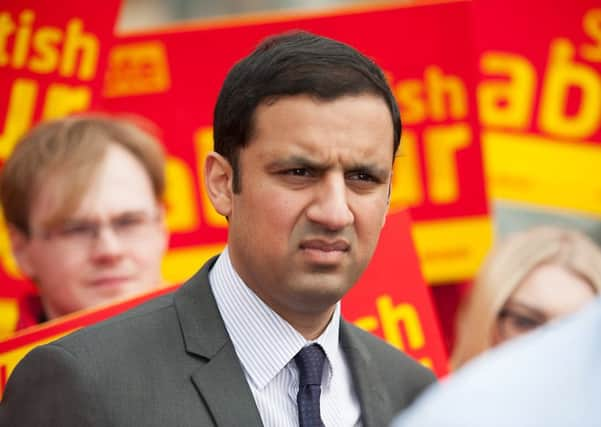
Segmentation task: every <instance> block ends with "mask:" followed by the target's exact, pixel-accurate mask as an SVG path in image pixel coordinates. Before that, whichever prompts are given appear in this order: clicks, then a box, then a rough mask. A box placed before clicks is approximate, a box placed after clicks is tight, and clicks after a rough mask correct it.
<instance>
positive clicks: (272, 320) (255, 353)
mask: <svg viewBox="0 0 601 427" xmlns="http://www.w3.org/2000/svg"><path fill="white" fill-rule="evenodd" d="M209 282H210V284H211V289H212V291H213V294H214V295H215V300H216V301H217V306H218V308H219V312H220V313H221V316H222V317H223V321H224V323H225V327H226V329H227V331H228V334H229V335H230V338H231V340H232V343H233V344H234V348H235V350H236V354H237V355H238V358H239V359H240V362H241V363H242V367H243V368H244V370H245V372H246V374H247V375H248V376H249V378H250V380H251V381H253V382H254V384H255V385H256V386H257V387H258V388H260V389H262V388H264V387H265V386H266V385H267V384H268V383H269V382H270V381H271V380H273V378H274V377H275V376H276V375H277V374H278V373H279V372H280V371H281V370H282V369H284V367H285V366H286V365H287V364H288V363H289V362H290V361H291V359H292V358H293V357H294V356H295V355H296V353H298V352H299V351H300V350H301V349H302V348H303V347H304V346H305V345H308V344H309V343H312V342H316V343H318V344H320V345H321V346H322V348H323V349H324V352H325V354H326V358H327V362H328V363H326V365H327V366H328V375H327V376H326V381H327V378H331V376H332V374H333V372H334V371H335V370H336V365H338V363H339V361H340V360H341V357H342V355H341V350H340V347H339V344H338V336H339V328H340V302H338V303H337V304H336V307H335V310H334V314H333V315H332V318H331V319H330V322H329V324H328V326H327V327H326V329H325V330H324V332H323V333H322V334H321V335H320V336H319V337H318V338H317V339H316V340H314V341H307V340H306V339H305V338H304V337H303V336H302V335H301V334H300V333H299V332H298V331H296V329H294V328H293V327H292V325H290V324H289V323H288V322H287V321H286V320H284V319H283V318H282V317H280V316H279V315H278V314H277V313H276V312H275V311H273V310H272V309H271V308H270V307H269V306H268V305H267V304H265V303H264V302H263V301H262V300H261V299H260V298H259V297H258V296H257V295H256V294H255V293H254V292H253V291H252V290H251V289H250V288H249V287H248V286H246V284H245V283H244V281H243V280H242V278H241V277H240V276H239V275H238V273H237V272H236V271H235V270H234V267H233V265H232V263H231V259H230V257H229V253H228V250H227V247H226V248H225V250H224V251H223V253H222V254H221V255H220V256H219V258H218V259H217V262H216V263H215V265H214V266H213V268H212V269H211V272H210V273H209Z"/></svg>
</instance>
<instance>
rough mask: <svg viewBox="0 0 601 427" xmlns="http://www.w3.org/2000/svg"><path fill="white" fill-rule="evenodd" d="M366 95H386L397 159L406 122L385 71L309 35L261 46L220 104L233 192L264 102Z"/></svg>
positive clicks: (218, 144)
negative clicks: (256, 114) (256, 115)
mask: <svg viewBox="0 0 601 427" xmlns="http://www.w3.org/2000/svg"><path fill="white" fill-rule="evenodd" d="M364 93H369V94H374V95H376V96H379V97H381V98H382V99H383V100H384V101H385V102H386V104H387V106H388V109H389V110H390V115H391V117H392V123H393V131H394V139H393V141H392V150H393V155H394V154H395V153H396V151H397V149H398V146H399V143H400V139H401V118H400V115H399V109H398V106H397V103H396V100H395V98H394V95H393V94H392V91H391V90H390V87H389V86H388V83H387V81H386V78H385V76H384V73H383V72H382V70H381V69H380V68H379V67H378V65H376V63H375V62H374V61H372V60H371V59H369V58H367V57H366V56H365V55H363V54H362V53H360V52H359V51H357V50H356V49H355V48H353V47H351V46H349V45H347V44H344V43H341V42H339V41H336V40H333V39H329V38H326V37H322V36H318V35H315V34H311V33H308V32H304V31H292V32H287V33H283V34H280V35H277V36H273V37H270V38H267V39H266V40H264V41H263V42H262V43H260V44H259V46H258V47H257V48H256V49H255V50H254V51H253V52H252V53H251V54H250V55H248V56H247V57H245V58H243V59H242V60H240V61H239V62H238V63H237V64H236V65H234V67H233V68H232V69H231V70H230V72H229V73H228V75H227V77H226V78H225V81H224V83H223V86H222V88H221V92H220V93H219V97H218V99H217V103H216V105H215V111H214V117H213V128H214V134H213V135H214V141H215V151H216V152H217V153H219V154H221V155H222V156H224V157H225V158H226V159H227V160H228V161H229V162H230V164H231V165H232V168H233V171H234V178H233V190H234V192H239V191H240V182H239V181H240V179H239V171H238V158H239V154H240V150H241V149H242V148H243V147H245V146H246V145H247V144H248V142H249V140H250V139H251V137H252V134H253V131H254V129H253V128H254V112H255V110H256V108H257V106H258V105H259V104H260V103H262V102H269V101H274V100H275V99H277V98H278V97H280V96H292V95H300V94H308V95H311V96H314V97H316V98H317V99H321V100H326V101H328V100H333V99H336V98H339V97H341V96H344V95H359V94H364Z"/></svg>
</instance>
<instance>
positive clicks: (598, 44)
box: [580, 9, 601, 62]
mask: <svg viewBox="0 0 601 427" xmlns="http://www.w3.org/2000/svg"><path fill="white" fill-rule="evenodd" d="M582 29H583V30H584V32H585V33H586V35H587V36H589V37H590V38H591V39H592V40H593V42H594V43H584V44H583V45H582V46H580V55H582V57H583V58H584V59H586V60H587V61H590V62H601V9H591V10H589V11H587V12H586V13H585V14H584V17H583V18H582Z"/></svg>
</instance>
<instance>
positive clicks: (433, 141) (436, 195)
mask: <svg viewBox="0 0 601 427" xmlns="http://www.w3.org/2000/svg"><path fill="white" fill-rule="evenodd" d="M471 140H472V132H471V130H470V127H469V126H468V125H467V124H465V123H457V124H453V125H441V126H430V127H428V128H426V129H425V130H424V144H425V152H426V159H427V162H426V170H427V177H428V196H429V198H430V200H431V201H432V202H433V203H437V204H443V203H451V202H455V201H457V199H459V178H458V176H457V157H456V154H457V151H459V150H461V149H463V148H466V147H467V146H469V145H470V143H471Z"/></svg>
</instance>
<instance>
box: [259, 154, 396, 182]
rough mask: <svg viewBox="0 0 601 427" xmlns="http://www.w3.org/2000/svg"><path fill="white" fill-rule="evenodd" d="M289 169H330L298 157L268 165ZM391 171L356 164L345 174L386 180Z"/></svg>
mask: <svg viewBox="0 0 601 427" xmlns="http://www.w3.org/2000/svg"><path fill="white" fill-rule="evenodd" d="M288 167H295V168H296V167H298V168H306V169H310V170H314V171H317V172H323V171H326V170H327V169H328V168H329V166H328V165H327V164H322V163H318V162H315V161H313V160H311V159H308V158H307V157H304V156H298V155H294V156H290V157H288V158H286V159H280V160H276V161H274V162H273V163H270V164H269V165H268V168H269V169H280V168H288ZM390 171H391V169H387V168H382V167H380V166H378V165H376V164H365V163H354V164H352V165H350V166H347V167H346V168H345V172H362V173H366V174H369V175H372V176H374V177H377V178H380V179H382V180H384V179H386V177H387V176H388V174H389V173H390Z"/></svg>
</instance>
